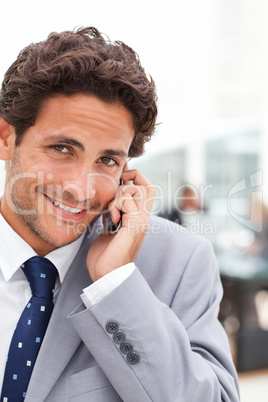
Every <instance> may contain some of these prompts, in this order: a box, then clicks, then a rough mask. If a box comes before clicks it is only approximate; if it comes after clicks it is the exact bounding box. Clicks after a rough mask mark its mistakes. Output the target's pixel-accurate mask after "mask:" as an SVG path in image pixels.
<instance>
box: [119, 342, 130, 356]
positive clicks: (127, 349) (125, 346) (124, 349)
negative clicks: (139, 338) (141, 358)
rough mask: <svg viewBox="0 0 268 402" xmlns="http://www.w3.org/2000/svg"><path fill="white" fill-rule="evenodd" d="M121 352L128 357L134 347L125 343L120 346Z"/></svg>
mask: <svg viewBox="0 0 268 402" xmlns="http://www.w3.org/2000/svg"><path fill="white" fill-rule="evenodd" d="M120 350H121V352H122V353H123V354H124V355H127V354H128V353H130V352H132V350H133V346H132V345H131V343H129V342H123V343H121V345H120Z"/></svg>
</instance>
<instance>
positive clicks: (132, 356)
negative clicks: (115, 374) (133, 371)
mask: <svg viewBox="0 0 268 402" xmlns="http://www.w3.org/2000/svg"><path fill="white" fill-rule="evenodd" d="M127 361H128V362H129V364H137V363H139V361H140V356H139V355H138V353H136V352H129V353H128V354H127Z"/></svg>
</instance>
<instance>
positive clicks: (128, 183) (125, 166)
mask: <svg viewBox="0 0 268 402" xmlns="http://www.w3.org/2000/svg"><path fill="white" fill-rule="evenodd" d="M128 170H129V169H128V163H127V162H126V163H125V165H124V168H123V172H122V174H123V173H125V172H127V171H128ZM121 179H122V180H123V182H124V184H127V185H131V181H130V180H128V181H127V180H124V179H123V178H122V175H121Z"/></svg>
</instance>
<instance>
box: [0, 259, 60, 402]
mask: <svg viewBox="0 0 268 402" xmlns="http://www.w3.org/2000/svg"><path fill="white" fill-rule="evenodd" d="M21 268H22V270H23V272H24V274H25V276H26V278H27V279H28V281H29V284H30V287H31V291H32V297H31V299H30V300H29V302H28V304H27V305H26V307H25V309H24V310H23V312H22V315H21V317H20V319H19V321H18V324H17V327H16V329H15V331H14V334H13V338H12V340H11V343H10V347H9V352H8V359H7V363H6V370H5V376H4V381H3V387H2V394H1V402H20V401H23V400H24V398H25V396H26V391H27V387H28V383H29V380H30V378H31V374H32V371H33V367H34V364H35V361H36V358H37V355H38V352H39V349H40V346H41V343H42V340H43V338H44V335H45V332H46V328H47V325H48V322H49V319H50V316H51V313H52V310H53V290H54V287H55V282H56V278H57V275H58V272H57V269H56V268H55V266H54V265H53V264H52V263H51V262H50V261H49V260H48V259H46V258H43V257H33V258H30V259H29V260H27V261H26V262H25V263H24V264H23V265H22V266H21Z"/></svg>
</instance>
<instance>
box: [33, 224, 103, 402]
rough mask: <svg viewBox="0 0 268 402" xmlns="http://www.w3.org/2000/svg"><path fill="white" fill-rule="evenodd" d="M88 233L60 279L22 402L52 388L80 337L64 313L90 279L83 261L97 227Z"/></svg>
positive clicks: (44, 394) (76, 301) (73, 305)
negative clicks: (48, 320)
mask: <svg viewBox="0 0 268 402" xmlns="http://www.w3.org/2000/svg"><path fill="white" fill-rule="evenodd" d="M97 227H99V224H98V223H96V225H95V228H94V229H95V230H94V231H93V232H92V233H91V234H88V232H87V233H86V236H85V239H84V240H83V243H82V245H81V247H80V250H79V252H78V254H77V255H76V257H75V259H74V261H73V263H72V264H71V266H70V269H69V271H68V273H67V274H66V277H65V279H64V281H63V283H62V286H61V289H60V292H59V295H58V299H57V302H56V304H55V307H54V310H53V313H52V316H51V319H50V322H49V326H48V328H47V332H46V335H45V338H44V341H43V343H42V346H41V349H40V352H39V355H38V358H37V360H36V363H35V367H34V370H33V373H32V377H31V380H30V383H29V387H28V390H27V395H26V398H25V402H33V401H34V402H35V401H36V400H37V399H36V398H38V400H40V401H43V400H45V399H46V397H47V395H48V394H49V392H50V391H51V389H52V388H53V386H54V384H55V383H56V381H57V379H58V378H59V377H60V375H61V373H62V372H63V370H64V369H65V367H66V366H67V364H68V362H69V361H70V359H71V357H72V356H73V354H74V353H75V351H76V349H77V348H78V346H79V344H80V343H81V339H80V337H79V336H78V335H77V332H76V331H75V329H74V328H73V326H72V325H71V323H70V322H69V320H68V318H67V316H68V315H69V314H70V313H71V312H72V311H73V310H74V309H75V308H76V307H77V306H78V305H79V304H81V298H80V295H81V293H82V290H83V289H84V288H85V287H87V286H88V285H90V284H91V283H92V281H91V279H90V276H89V274H88V271H87V268H86V265H85V261H86V256H87V253H88V250H89V248H90V245H91V244H92V243H93V241H94V240H95V238H96V237H97V235H98V233H99V231H98V230H96V228H97Z"/></svg>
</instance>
